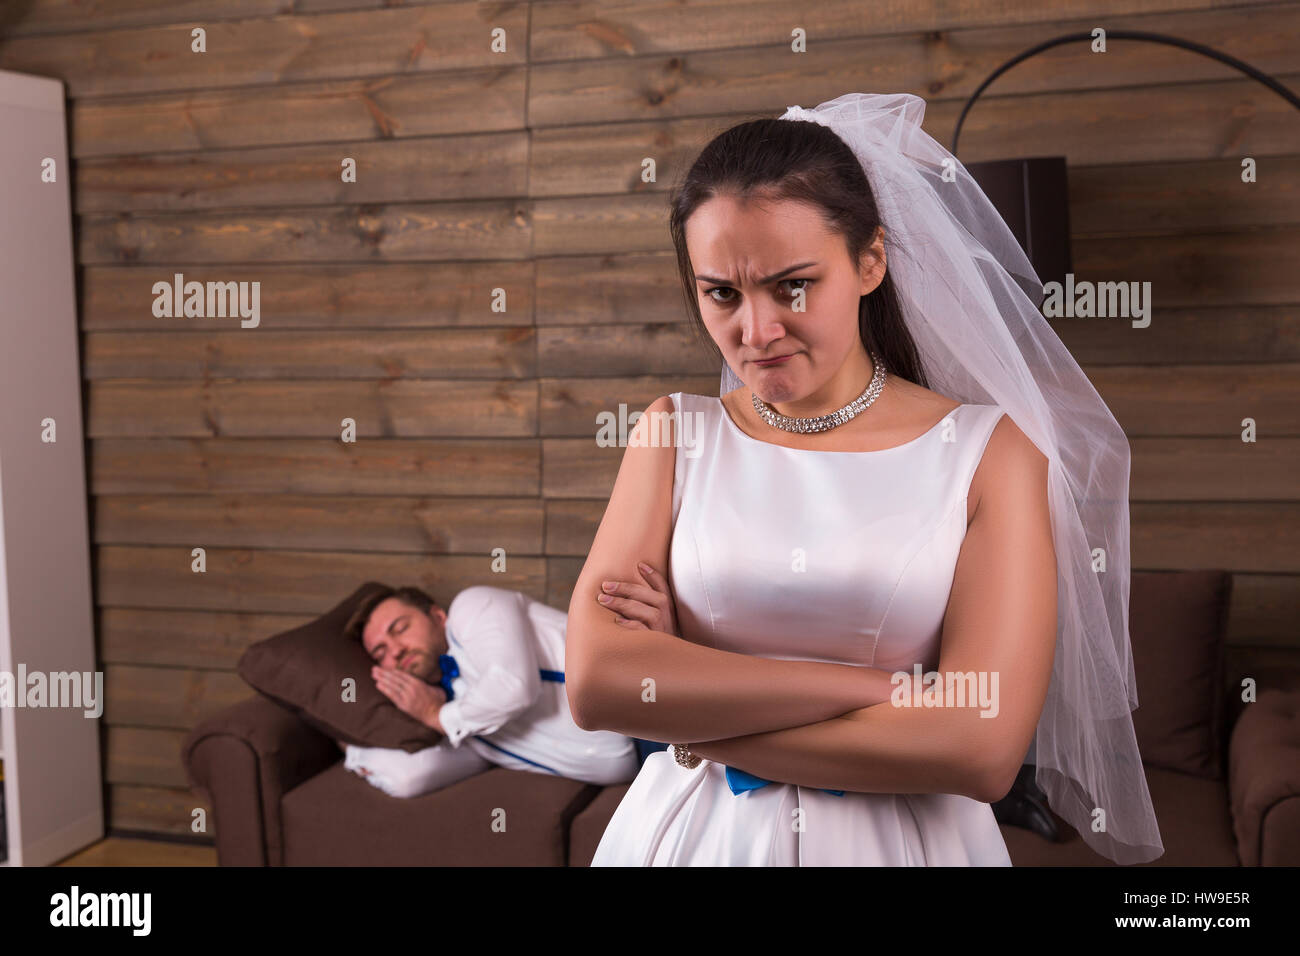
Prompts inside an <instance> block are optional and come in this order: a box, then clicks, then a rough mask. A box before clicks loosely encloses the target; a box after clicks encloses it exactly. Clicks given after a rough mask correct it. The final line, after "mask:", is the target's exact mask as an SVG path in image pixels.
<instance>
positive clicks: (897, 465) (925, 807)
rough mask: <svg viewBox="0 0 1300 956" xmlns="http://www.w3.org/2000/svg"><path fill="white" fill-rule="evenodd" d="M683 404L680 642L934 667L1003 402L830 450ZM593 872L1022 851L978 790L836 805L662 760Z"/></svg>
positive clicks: (678, 505)
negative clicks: (872, 445) (876, 441)
mask: <svg viewBox="0 0 1300 956" xmlns="http://www.w3.org/2000/svg"><path fill="white" fill-rule="evenodd" d="M672 400H673V403H674V407H675V409H676V410H677V411H678V412H680V413H681V416H680V419H679V421H680V431H679V433H678V434H679V435H680V439H679V441H678V443H677V444H678V447H677V464H676V473H675V476H674V482H673V534H672V542H671V545H670V549H669V575H668V577H669V583H670V585H671V587H672V589H673V593H674V597H675V600H676V607H677V619H678V626H679V628H680V630H681V634H682V636H683V637H684V638H686V639H688V640H691V641H693V642H695V643H699V644H703V645H706V646H709V647H715V648H719V649H722V650H727V651H735V652H740V653H744V654H756V655H759V656H762V657H769V658H778V659H784V660H809V661H831V662H836V663H845V664H859V665H866V666H869V667H878V668H883V669H886V670H890V671H896V670H905V671H907V672H909V673H911V671H912V666H913V664H915V663H918V662H919V663H920V664H921V665H922V668H923V670H927V671H928V670H931V669H934V668H935V667H936V666H937V665H938V661H939V642H940V636H941V627H942V624H943V617H944V611H945V608H946V607H947V603H948V595H949V592H950V590H951V588H952V580H953V572H954V569H955V566H956V561H957V554H958V550H959V549H960V547H961V543H962V539H963V538H964V537H965V535H966V494H967V490H968V488H969V486H970V481H971V478H972V476H973V475H974V473H975V469H976V467H977V466H978V464H979V462H980V459H981V457H982V456H983V452H984V448H985V446H986V444H987V443H988V439H989V436H990V435H991V434H992V432H993V427H994V426H995V425H996V424H997V422H998V419H999V418H1001V416H1002V414H1003V412H1002V409H1000V408H998V407H997V406H993V405H962V406H960V407H959V408H955V409H953V411H952V412H951V413H950V414H949V415H948V416H947V417H945V419H944V420H943V421H942V422H939V423H938V424H936V425H935V426H934V427H933V428H931V429H930V430H929V431H927V432H926V433H925V434H924V435H921V436H920V437H918V438H915V439H913V440H911V441H909V442H905V443H904V444H902V445H898V446H895V447H893V448H885V449H881V450H878V451H866V452H836V451H814V450H809V449H797V448H785V447H782V446H780V445H775V444H771V443H769V442H765V441H760V440H759V439H757V438H753V437H751V436H749V435H747V434H745V433H744V432H742V431H741V430H740V428H739V426H737V425H736V423H735V422H733V421H732V420H731V418H730V416H729V414H728V413H727V412H726V411H725V409H724V407H723V405H722V400H721V399H720V398H714V397H709V396H704V395H692V394H688V393H682V392H674V393H673V395H672ZM657 433H658V429H657V428H656V434H657ZM801 560H802V561H803V562H804V567H806V570H804V571H803V572H802V573H799V572H797V571H795V570H793V569H794V568H796V567H799V564H798V562H799V561H801ZM796 808H798V809H799V810H801V811H802V812H801V813H800V814H798V815H796V814H795V810H796ZM797 819H800V825H799V826H796V825H795V821H796V820H797ZM591 865H592V866H839V865H845V866H1010V865H1011V859H1010V857H1009V856H1008V854H1007V849H1006V844H1005V843H1004V842H1003V840H1002V834H1001V832H1000V831H999V829H998V825H997V821H996V820H995V819H994V817H993V809H992V807H991V806H990V805H989V804H987V803H981V802H979V801H977V800H973V799H971V798H970V797H966V796H961V795H958V794H946V793H927V794H889V793H885V794H881V793H859V792H853V791H847V792H845V793H844V794H843V795H842V796H836V795H834V794H832V793H828V792H825V791H823V790H819V789H817V788H814V787H803V786H797V785H794V784H785V783H777V782H772V783H769V784H767V785H766V786H763V787H760V788H758V789H754V790H748V791H744V792H742V793H739V794H736V793H733V792H732V791H731V789H730V788H729V787H728V785H727V781H726V778H725V767H724V765H723V764H719V763H716V762H713V761H710V760H703V761H702V762H701V763H700V765H699V766H697V767H696V768H694V769H687V768H685V767H683V766H680V765H679V764H678V763H677V762H676V761H675V760H674V759H673V755H672V753H671V751H660V752H656V753H653V754H651V755H650V756H649V757H648V758H647V760H646V762H645V764H644V766H643V767H642V768H641V771H640V773H638V775H637V777H636V779H635V780H634V781H633V782H632V785H631V788H630V789H629V790H628V792H627V794H626V795H625V796H624V798H623V800H622V802H621V803H620V804H619V806H618V808H617V810H616V811H615V812H614V816H613V817H612V818H611V820H610V822H609V826H608V827H607V828H606V830H605V833H604V835H603V837H602V838H601V841H600V845H599V846H598V847H597V849H596V854H595V857H594V858H593V860H592V863H591Z"/></svg>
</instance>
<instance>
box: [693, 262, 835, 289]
mask: <svg viewBox="0 0 1300 956" xmlns="http://www.w3.org/2000/svg"><path fill="white" fill-rule="evenodd" d="M815 265H817V263H815V262H800V263H799V264H798V265H793V266H789V267H787V268H785V269H782V270H781V271H780V272H773V273H772V274H771V275H770V276H764V277H763V278H761V279H759V280H758V284H759V285H767V283H769V282H775V281H776V280H777V279H780V278H781V277H782V276H788V275H789V274H790V273H791V272H795V271H796V270H799V269H806V268H808V267H809V266H815ZM695 281H696V282H712V283H714V284H715V285H730V284H731V280H730V279H716V278H714V277H713V276H702V275H699V274H698V273H697V274H696V276H695Z"/></svg>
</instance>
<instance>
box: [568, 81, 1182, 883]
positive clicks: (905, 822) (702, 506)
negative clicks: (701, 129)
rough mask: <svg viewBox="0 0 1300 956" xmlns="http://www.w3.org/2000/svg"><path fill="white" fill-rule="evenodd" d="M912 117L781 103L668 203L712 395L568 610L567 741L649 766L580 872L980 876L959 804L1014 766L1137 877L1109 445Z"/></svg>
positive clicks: (982, 822)
mask: <svg viewBox="0 0 1300 956" xmlns="http://www.w3.org/2000/svg"><path fill="white" fill-rule="evenodd" d="M923 110H924V103H923V101H921V100H919V99H918V98H917V97H914V96H910V95H906V94H900V95H889V96H885V95H866V94H851V95H846V96H843V97H840V98H838V99H836V100H833V101H831V102H829V103H826V104H822V106H820V107H818V108H817V110H803V109H801V108H799V107H792V108H791V109H790V110H788V111H787V113H786V114H785V116H783V117H782V118H781V119H778V120H758V121H754V122H751V123H744V124H741V125H739V126H736V127H733V128H732V129H730V130H727V131H726V132H724V133H722V134H721V135H719V136H718V137H717V138H715V139H714V140H713V141H712V142H711V143H709V145H708V146H706V147H705V149H704V150H703V152H702V153H701V155H700V157H699V158H698V159H697V160H696V162H695V164H694V165H693V166H692V167H691V169H690V171H689V173H688V175H687V176H686V179H685V181H684V182H683V183H682V184H681V185H680V187H679V188H678V189H677V190H676V191H675V192H674V196H673V207H672V215H671V229H672V234H673V239H674V243H675V245H676V248H677V254H678V263H679V270H680V273H681V276H682V280H683V287H684V289H685V291H686V295H687V304H688V309H689V314H690V316H691V318H692V320H693V321H694V322H695V324H696V328H697V330H698V331H702V333H703V335H704V338H705V340H706V341H708V342H710V343H711V344H712V345H713V346H714V347H715V349H716V351H717V352H718V353H720V357H721V358H722V360H723V379H722V386H721V389H720V395H719V396H718V397H716V398H710V397H707V396H700V395H690V394H685V393H673V394H672V395H667V396H663V397H661V398H659V399H657V400H656V401H655V402H653V403H651V404H650V406H649V407H648V408H647V409H646V414H644V415H643V416H642V417H641V418H640V419H639V420H638V422H637V424H636V427H635V428H634V429H633V431H632V434H631V436H630V437H629V442H628V448H627V450H626V452H625V454H624V457H623V461H622V464H621V467H620V469H619V473H618V478H617V480H616V483H615V486H614V490H613V493H612V495H611V498H610V501H609V505H608V508H607V510H606V513H605V516H604V518H603V520H602V521H601V524H600V527H599V529H598V531H597V534H596V537H595V540H594V542H593V545H592V548H591V551H590V553H589V555H588V558H587V561H586V564H585V565H584V568H583V571H582V574H581V575H580V577H579V579H578V582H577V584H576V586H575V588H574V593H573V600H572V603H571V605H570V608H569V618H568V628H567V637H566V643H567V649H566V671H567V684H566V689H567V692H568V695H569V704H570V708H571V710H572V712H573V716H574V719H575V720H576V721H577V722H578V724H579V726H581V727H583V728H584V729H587V730H598V729H599V730H612V731H615V732H618V733H622V734H627V735H630V736H635V737H640V738H645V739H650V740H660V741H665V742H672V743H673V746H672V748H671V749H670V750H668V751H661V752H656V753H653V754H651V755H650V756H649V758H648V759H647V760H646V762H645V764H644V765H643V767H642V769H641V772H640V773H639V774H638V776H637V778H636V780H635V781H634V782H633V783H632V786H631V788H630V789H629V790H628V792H627V794H626V795H625V797H624V799H623V801H622V802H621V804H620V805H619V807H618V809H617V810H616V812H615V814H614V816H613V818H612V819H611V820H610V823H609V826H608V827H607V829H606V831H605V834H604V836H603V838H602V840H601V842H600V845H599V847H598V849H597V851H596V855H595V858H594V859H593V861H592V865H980V866H984V865H997V866H1005V865H1010V859H1009V857H1008V854H1007V851H1006V846H1005V844H1004V843H1003V841H1002V838H1001V834H1000V831H999V829H998V826H997V823H996V821H995V819H994V816H993V812H992V808H991V807H990V806H989V804H990V803H991V802H994V801H996V800H998V799H1000V798H1001V797H1002V796H1003V795H1005V793H1006V792H1007V791H1008V790H1009V789H1010V787H1011V784H1012V782H1013V781H1014V779H1015V776H1016V773H1017V772H1018V770H1019V768H1020V767H1021V765H1022V763H1023V762H1024V759H1025V755H1026V753H1027V751H1028V750H1029V748H1030V746H1031V744H1032V743H1036V744H1037V754H1036V760H1037V765H1038V782H1039V785H1040V786H1042V787H1043V789H1044V790H1045V791H1046V792H1047V795H1048V799H1049V802H1050V803H1051V805H1052V807H1053V809H1054V810H1055V811H1056V812H1057V813H1058V814H1060V815H1061V816H1062V817H1063V818H1064V819H1066V820H1067V821H1068V822H1069V823H1071V824H1072V825H1074V826H1075V827H1076V828H1077V829H1079V831H1080V833H1081V834H1082V835H1083V836H1084V838H1085V839H1087V840H1088V841H1089V843H1090V844H1091V845H1093V847H1094V848H1095V849H1097V850H1098V852H1102V853H1104V854H1106V855H1107V856H1109V857H1111V858H1112V859H1116V860H1117V861H1119V862H1134V861H1136V860H1138V859H1151V858H1152V857H1153V856H1154V855H1158V854H1159V852H1161V851H1162V847H1161V846H1160V841H1159V835H1158V831H1157V830H1156V827H1155V820H1154V815H1153V814H1152V812H1151V806H1150V798H1149V795H1148V794H1147V791H1146V783H1145V777H1144V776H1143V775H1142V772H1141V762H1140V757H1139V756H1138V755H1137V750H1136V742H1135V739H1134V737H1133V731H1132V722H1131V718H1130V716H1129V712H1130V710H1131V709H1132V706H1135V705H1136V695H1135V690H1134V688H1133V686H1132V684H1133V680H1132V664H1131V659H1130V657H1129V648H1128V635H1127V622H1126V610H1127V575H1128V549H1127V527H1128V524H1127V510H1126V509H1127V479H1128V458H1127V452H1128V449H1127V443H1126V442H1125V441H1124V438H1123V434H1122V432H1119V430H1118V426H1116V425H1115V423H1114V419H1113V418H1112V417H1111V416H1110V414H1109V412H1108V411H1107V410H1106V409H1105V406H1104V404H1102V403H1101V401H1100V399H1099V398H1098V397H1097V396H1096V393H1095V391H1093V390H1092V389H1091V386H1090V385H1088V383H1087V380H1086V378H1085V377H1084V376H1083V374H1082V372H1081V371H1080V370H1079V369H1078V366H1077V365H1076V364H1075V363H1074V362H1073V360H1072V359H1071V358H1070V356H1069V354H1068V352H1066V351H1065V349H1064V347H1063V346H1061V344H1060V342H1059V340H1058V339H1056V337H1055V335H1054V333H1052V331H1051V329H1050V327H1049V326H1047V324H1046V322H1045V320H1043V318H1042V316H1041V315H1040V314H1039V313H1038V311H1037V307H1036V305H1034V303H1033V302H1031V301H1030V299H1029V298H1028V296H1027V294H1026V293H1027V292H1028V293H1030V294H1032V293H1033V289H1034V286H1035V285H1038V280H1037V277H1036V276H1035V275H1034V273H1033V270H1032V268H1031V267H1030V266H1029V264H1028V262H1027V261H1026V260H1025V259H1024V255H1023V252H1021V251H1020V250H1019V247H1018V246H1016V245H1015V242H1014V239H1013V238H1012V237H1011V236H1010V233H1009V231H1008V230H1007V228H1006V226H1005V224H1004V223H1003V222H1002V220H1001V219H1000V217H998V216H997V214H996V212H995V211H993V210H992V207H991V205H990V204H989V203H988V200H987V199H986V198H985V197H984V196H983V193H982V192H980V190H979V188H978V186H977V185H975V184H974V182H973V181H972V180H970V179H969V175H968V174H967V173H966V172H965V170H964V169H963V168H961V167H960V164H957V163H956V161H955V159H953V158H952V157H951V156H950V154H948V153H947V152H946V151H945V150H943V148H942V147H941V146H939V145H938V144H937V143H935V142H934V140H932V139H931V138H930V137H928V136H927V135H926V134H925V133H924V132H923V131H922V130H921V128H920V120H921V116H922V113H923ZM1008 269H1010V270H1012V271H1014V277H1013V275H1012V274H1011V273H1009V272H1008ZM1038 288H1039V290H1040V291H1041V285H1039V286H1038ZM733 370H734V371H733ZM932 386H933V387H932ZM688 419H689V421H688ZM656 430H660V431H661V432H662V433H661V434H656ZM665 437H666V439H667V440H663V439H664V438H665ZM678 444H682V445H683V447H684V448H685V447H686V446H687V445H688V444H692V445H694V446H695V447H691V448H690V453H689V454H682V453H680V452H679V451H678V449H677V447H676V446H677V445H678ZM1121 451H1122V454H1121ZM1121 466H1122V467H1121ZM1096 546H1100V547H1101V548H1102V549H1103V550H1104V549H1110V552H1111V553H1110V554H1109V555H1108V557H1109V564H1108V565H1107V568H1108V570H1107V572H1106V573H1107V574H1109V575H1111V577H1110V578H1109V579H1106V580H1105V581H1104V582H1103V581H1099V580H1098V579H1099V577H1100V575H1099V574H1098V573H1097V572H1096V571H1095V570H1094V568H1095V565H1096V557H1097V555H1096V552H1095V551H1094V550H1093V548H1094V547H1096ZM638 564H639V568H640V569H638ZM657 569H666V575H665V574H663V573H661V572H660V571H659V570H657ZM1117 578H1122V581H1119V582H1116V579H1117ZM1058 600H1059V601H1060V602H1061V606H1059V607H1058ZM1117 610H1118V612H1119V615H1118V623H1119V630H1120V633H1119V634H1118V635H1116V634H1115V633H1114V630H1113V627H1112V625H1114V623H1115V621H1116V617H1115V612H1116V611H1117ZM922 672H924V674H925V679H924V680H919V679H917V676H916V675H918V674H920V673H922ZM977 688H978V689H982V692H977ZM989 689H992V691H993V697H994V698H995V699H993V700H989V699H988V693H987V692H988V690H989ZM1130 702H1131V705H1130ZM1099 820H1100V821H1101V823H1100V826H1098V821H1099Z"/></svg>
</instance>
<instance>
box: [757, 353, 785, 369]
mask: <svg viewBox="0 0 1300 956" xmlns="http://www.w3.org/2000/svg"><path fill="white" fill-rule="evenodd" d="M793 355H794V353H793V352H791V353H790V355H782V356H779V357H778V358H774V359H763V360H762V361H761V362H755V363H754V364H755V365H757V366H758V367H759V368H771V367H772V366H773V365H780V364H781V363H782V362H784V361H785V360H786V359H788V358H790V357H791V356H793Z"/></svg>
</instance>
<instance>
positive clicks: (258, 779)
mask: <svg viewBox="0 0 1300 956" xmlns="http://www.w3.org/2000/svg"><path fill="white" fill-rule="evenodd" d="M181 759H182V762H183V763H184V765H185V772H186V775H187V777H188V778H189V781H190V786H192V787H194V788H195V789H196V790H199V791H201V792H202V793H203V794H205V795H206V796H207V799H208V801H209V804H210V805H211V807H212V814H213V817H214V819H213V821H212V822H213V826H214V828H215V830H216V844H217V859H218V861H219V862H220V864H221V865H222V866H282V865H283V864H284V843H283V839H282V830H281V825H280V798H281V797H282V796H284V794H286V793H288V792H289V791H290V790H292V789H293V788H294V787H296V786H298V784H300V783H302V782H303V781H305V780H308V779H310V778H312V777H314V776H316V774H318V773H320V772H321V771H322V770H325V769H326V768H327V767H330V766H332V765H333V764H335V763H337V762H338V761H339V760H342V759H343V754H342V752H341V751H340V750H339V748H338V746H337V744H335V742H334V741H333V740H331V739H330V738H328V737H326V736H325V735H324V734H322V733H320V732H319V731H317V730H315V729H314V728H313V727H311V726H309V725H308V724H307V723H305V722H304V721H303V720H302V719H301V718H299V717H298V716H297V715H296V714H294V712H293V711H291V710H289V709H288V708H287V707H285V706H284V705H282V704H279V703H276V702H275V701H273V700H271V699H270V698H268V697H264V696H263V695H261V694H255V695H254V696H252V697H250V698H248V699H247V700H243V701H240V702H239V703H237V704H234V705H232V706H230V707H227V708H226V709H225V710H222V711H220V712H219V713H216V714H213V715H212V716H211V717H208V718H207V719H205V720H203V721H202V722H201V723H200V724H199V725H198V726H197V727H195V728H194V729H193V730H192V731H190V733H189V734H188V735H187V736H186V738H185V741H184V743H183V744H182V746H181Z"/></svg>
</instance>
